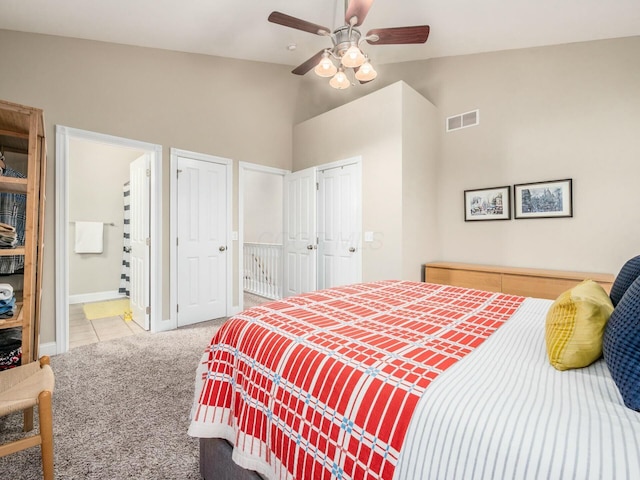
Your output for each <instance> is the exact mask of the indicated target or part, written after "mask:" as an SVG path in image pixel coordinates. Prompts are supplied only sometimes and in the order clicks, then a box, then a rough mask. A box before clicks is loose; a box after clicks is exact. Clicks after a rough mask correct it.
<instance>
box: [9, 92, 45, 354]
mask: <svg viewBox="0 0 640 480" xmlns="http://www.w3.org/2000/svg"><path fill="white" fill-rule="evenodd" d="M44 128H45V127H44V114H43V111H42V110H40V109H38V108H32V107H27V106H24V105H19V104H16V103H11V102H7V101H4V100H0V147H1V148H2V149H3V150H4V151H5V153H7V152H12V153H18V154H23V155H26V176H27V178H26V179H24V178H14V177H5V176H2V175H0V193H18V194H24V195H26V211H25V232H24V245H19V246H16V247H15V248H2V249H0V256H8V255H24V269H23V272H22V275H23V282H22V283H23V287H22V290H21V291H19V292H14V293H15V295H16V308H15V314H14V315H13V317H11V318H5V319H0V329H6V328H14V327H20V328H21V329H22V363H23V364H26V363H29V362H32V361H34V360H36V359H37V358H38V353H39V352H38V346H39V338H40V301H41V296H42V295H41V293H42V292H41V290H42V257H43V255H42V254H43V249H44V202H45V193H44V188H45V174H46V157H47V147H46V139H45V129H44ZM0 283H10V282H6V281H3V277H2V276H0Z"/></svg>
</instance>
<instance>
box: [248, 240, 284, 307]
mask: <svg viewBox="0 0 640 480" xmlns="http://www.w3.org/2000/svg"><path fill="white" fill-rule="evenodd" d="M243 254H244V282H243V283H244V291H245V292H248V293H253V294H255V295H260V296H261V297H266V298H271V299H274V300H278V299H280V298H282V245H277V244H272V243H249V242H245V243H244V252H243Z"/></svg>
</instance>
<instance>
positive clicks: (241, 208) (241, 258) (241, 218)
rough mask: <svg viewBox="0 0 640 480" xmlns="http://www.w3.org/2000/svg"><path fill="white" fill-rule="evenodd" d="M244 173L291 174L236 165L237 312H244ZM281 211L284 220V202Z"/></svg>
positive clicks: (269, 168) (246, 165) (240, 163)
mask: <svg viewBox="0 0 640 480" xmlns="http://www.w3.org/2000/svg"><path fill="white" fill-rule="evenodd" d="M246 172H262V173H269V174H272V175H280V176H281V177H283V178H284V176H285V175H286V174H287V173H291V171H290V170H283V169H282V168H275V167H267V166H265V165H258V164H257V163H249V162H239V163H238V311H242V310H244V295H243V291H244V281H243V277H244V254H243V253H244V182H245V180H246V179H245V176H246ZM283 188H284V187H283ZM282 211H283V219H284V202H283V203H282ZM283 241H284V239H283Z"/></svg>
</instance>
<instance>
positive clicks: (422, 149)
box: [400, 82, 440, 281]
mask: <svg viewBox="0 0 640 480" xmlns="http://www.w3.org/2000/svg"><path fill="white" fill-rule="evenodd" d="M400 84H401V86H402V278H403V279H406V280H414V281H420V280H421V277H422V265H423V264H424V263H426V262H428V261H431V260H434V259H438V258H440V247H439V241H438V228H437V227H438V224H437V214H438V209H437V203H436V201H437V161H438V158H437V154H438V142H439V135H438V133H439V132H438V127H437V120H438V111H437V108H436V106H435V105H433V104H432V103H431V102H430V101H429V100H427V99H426V98H425V97H423V96H422V95H421V94H420V93H418V92H417V91H415V90H414V89H413V88H411V87H410V86H409V85H407V84H406V83H404V82H400Z"/></svg>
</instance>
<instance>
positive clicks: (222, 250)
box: [218, 245, 227, 252]
mask: <svg viewBox="0 0 640 480" xmlns="http://www.w3.org/2000/svg"><path fill="white" fill-rule="evenodd" d="M226 249H227V247H225V246H224V245H222V246H220V247H219V248H218V250H220V251H221V252H224V251H225V250H226Z"/></svg>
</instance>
